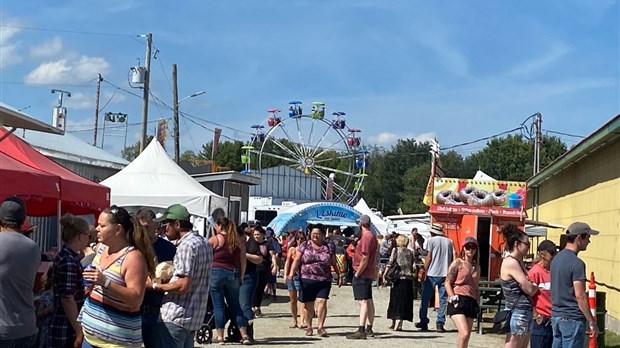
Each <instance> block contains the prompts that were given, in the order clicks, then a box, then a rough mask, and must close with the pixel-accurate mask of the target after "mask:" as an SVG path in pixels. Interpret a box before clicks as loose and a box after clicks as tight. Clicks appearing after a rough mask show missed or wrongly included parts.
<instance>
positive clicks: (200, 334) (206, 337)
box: [194, 297, 241, 344]
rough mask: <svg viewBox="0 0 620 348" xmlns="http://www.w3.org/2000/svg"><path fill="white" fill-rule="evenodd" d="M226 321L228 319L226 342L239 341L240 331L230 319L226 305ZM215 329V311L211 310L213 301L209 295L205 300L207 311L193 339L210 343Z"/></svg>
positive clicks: (230, 314)
mask: <svg viewBox="0 0 620 348" xmlns="http://www.w3.org/2000/svg"><path fill="white" fill-rule="evenodd" d="M226 321H227V322H228V321H230V323H229V324H228V329H227V330H226V333H227V336H226V341H227V342H241V332H239V328H238V327H237V324H236V323H235V321H234V320H232V313H231V312H230V309H228V307H226ZM214 329H215V312H214V311H213V302H212V301H211V297H209V299H208V300H207V313H206V314H205V318H204V321H203V323H202V326H201V327H200V329H198V330H197V331H196V334H195V335H194V339H195V340H196V342H197V343H198V344H211V343H212V342H213V330H214Z"/></svg>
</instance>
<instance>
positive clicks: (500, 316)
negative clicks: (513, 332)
mask: <svg viewBox="0 0 620 348" xmlns="http://www.w3.org/2000/svg"><path fill="white" fill-rule="evenodd" d="M511 319H512V309H508V308H505V309H503V310H501V311H499V312H497V313H495V316H494V317H493V328H492V329H491V332H493V333H496V334H501V335H504V334H507V333H508V332H510V320H511Z"/></svg>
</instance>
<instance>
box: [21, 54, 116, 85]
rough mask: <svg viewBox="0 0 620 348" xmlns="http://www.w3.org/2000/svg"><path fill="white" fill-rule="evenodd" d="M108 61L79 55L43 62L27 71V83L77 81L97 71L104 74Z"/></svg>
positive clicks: (95, 74) (94, 74) (89, 77)
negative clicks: (76, 57)
mask: <svg viewBox="0 0 620 348" xmlns="http://www.w3.org/2000/svg"><path fill="white" fill-rule="evenodd" d="M109 70H110V63H108V62H107V61H106V60H105V58H101V57H88V56H81V57H79V59H75V60H74V59H60V60H57V61H52V62H45V63H42V64H41V65H39V66H38V67H36V68H35V69H34V70H32V71H31V72H29V73H28V75H26V77H25V78H24V81H25V82H27V83H47V84H53V83H75V82H76V81H78V82H79V83H82V82H85V81H87V80H89V79H91V78H95V77H96V76H97V74H98V73H100V74H102V75H105V74H106V73H107V72H108V71H109Z"/></svg>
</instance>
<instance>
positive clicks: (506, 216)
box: [429, 178, 527, 280]
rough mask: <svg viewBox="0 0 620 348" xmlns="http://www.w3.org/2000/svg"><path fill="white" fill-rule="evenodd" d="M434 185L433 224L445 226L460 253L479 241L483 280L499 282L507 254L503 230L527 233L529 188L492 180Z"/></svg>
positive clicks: (446, 181)
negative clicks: (464, 245) (510, 226)
mask: <svg viewBox="0 0 620 348" xmlns="http://www.w3.org/2000/svg"><path fill="white" fill-rule="evenodd" d="M433 184H434V187H433V191H432V192H433V194H432V201H431V202H429V203H430V204H429V205H430V211H429V212H430V214H431V217H432V222H433V223H439V224H441V225H443V227H444V230H445V231H446V235H447V236H448V237H449V238H451V239H452V240H453V242H454V247H455V249H456V250H457V251H458V250H460V249H461V245H462V243H463V240H464V239H465V238H466V237H474V238H476V239H477V240H478V245H479V246H480V247H479V252H480V268H481V278H482V279H488V280H494V279H496V278H498V277H499V271H500V267H501V262H502V254H503V252H504V239H503V236H502V235H501V233H500V229H501V228H502V226H504V225H505V224H508V223H514V224H516V225H517V226H519V227H520V228H522V229H523V227H524V225H525V219H526V217H527V214H526V212H525V192H526V184H525V183H524V182H514V181H496V180H493V179H492V178H490V180H489V179H486V178H485V179H479V180H476V179H473V180H470V179H454V178H435V179H434V183H433Z"/></svg>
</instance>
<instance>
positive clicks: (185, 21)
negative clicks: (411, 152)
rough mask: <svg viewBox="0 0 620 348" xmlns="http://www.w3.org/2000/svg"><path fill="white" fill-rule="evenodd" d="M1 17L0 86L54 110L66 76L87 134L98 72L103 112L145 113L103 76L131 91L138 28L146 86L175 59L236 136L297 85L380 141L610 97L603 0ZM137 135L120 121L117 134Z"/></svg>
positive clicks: (611, 72) (612, 51)
mask: <svg viewBox="0 0 620 348" xmlns="http://www.w3.org/2000/svg"><path fill="white" fill-rule="evenodd" d="M0 18H1V22H2V23H1V27H0V45H1V51H0V56H1V59H0V68H1V71H2V72H1V81H0V101H1V102H3V103H5V104H9V105H11V106H13V107H15V108H18V109H21V108H25V107H28V108H27V109H26V110H25V112H27V113H29V114H30V115H32V116H34V117H36V118H38V119H41V120H43V121H46V122H51V112H52V107H53V106H54V105H55V103H56V95H52V94H51V93H50V89H51V88H59V89H64V90H68V91H71V92H72V93H73V97H72V98H70V99H67V100H66V103H65V105H66V106H67V107H68V108H69V123H68V126H67V129H68V131H70V132H72V133H73V134H75V135H78V136H80V137H81V138H83V139H85V140H87V141H89V142H92V137H93V135H92V128H93V124H94V116H93V115H94V98H95V84H96V83H95V80H94V79H95V77H96V76H97V73H101V74H102V75H103V77H104V79H105V80H106V81H108V82H110V83H111V84H109V83H107V82H104V83H103V84H102V97H101V105H102V106H103V105H104V104H107V106H106V107H105V108H104V110H103V111H102V113H104V112H106V111H109V112H123V113H127V114H129V118H130V122H131V123H136V122H139V121H140V120H141V110H142V103H141V100H140V98H138V97H136V96H134V95H131V94H129V93H128V92H126V91H124V90H117V89H116V87H114V86H113V85H115V86H118V87H122V88H123V89H126V90H130V91H132V92H134V93H136V94H141V93H142V92H141V90H138V89H132V88H130V87H129V85H128V83H127V75H128V70H129V68H130V67H131V66H134V65H136V64H137V60H138V59H140V61H143V60H144V50H145V41H144V39H143V38H137V37H136V35H138V34H144V33H146V32H152V33H153V41H154V46H155V47H156V49H158V50H159V52H158V54H157V59H154V60H153V61H152V66H151V71H152V82H151V88H152V93H153V94H154V95H156V96H158V97H159V98H160V99H161V100H163V101H164V102H165V103H167V104H168V105H171V104H172V102H171V95H172V93H171V88H170V84H169V79H170V71H171V65H172V64H173V63H176V64H177V65H178V70H179V72H178V76H179V77H178V80H179V96H180V98H182V97H184V96H186V95H189V94H191V93H194V92H196V91H200V90H206V91H207V93H206V94H204V95H202V96H199V97H196V98H191V99H188V100H185V101H184V102H183V103H182V104H181V110H182V111H183V112H186V113H189V114H191V115H194V116H196V117H199V118H201V119H204V120H207V121H210V122H215V123H219V124H223V125H225V126H227V127H229V128H225V129H224V132H223V135H224V136H226V137H230V138H235V139H241V140H246V139H247V138H248V135H247V134H245V133H244V132H251V129H250V128H249V127H250V126H251V125H252V124H256V123H260V122H262V121H264V120H265V118H266V116H267V112H266V110H267V109H269V108H271V107H278V108H281V109H285V108H286V106H287V102H288V101H289V100H292V99H297V100H302V101H304V102H305V104H306V108H308V104H310V103H311V102H312V101H315V100H321V101H324V102H325V103H326V104H327V107H328V109H329V110H332V111H333V110H335V111H344V112H346V113H347V120H348V123H349V125H350V126H353V127H355V128H360V129H361V130H362V133H361V136H362V138H363V142H364V143H366V144H379V145H382V146H386V147H389V146H390V145H391V144H393V143H394V142H395V141H396V139H398V138H416V139H419V140H427V139H429V138H432V137H436V138H437V139H438V141H439V142H440V143H441V145H442V147H448V146H451V145H454V144H458V143H462V142H466V141H470V140H474V139H478V138H482V137H486V136H489V135H493V134H497V133H501V132H503V131H506V130H510V129H513V128H515V127H518V126H519V125H520V124H521V122H523V120H525V119H526V118H527V117H528V116H529V115H531V114H533V113H535V112H541V113H542V115H543V128H544V129H545V130H550V131H557V132H563V133H569V134H576V135H588V134H590V133H591V132H592V131H594V130H595V129H597V128H598V127H600V126H601V125H602V124H604V123H605V122H606V121H607V120H609V119H610V118H611V117H613V116H614V115H616V114H618V112H619V110H620V70H619V65H620V64H619V62H620V41H619V37H620V27H619V24H618V23H619V22H620V7H619V4H618V1H612V0H600V1H587V0H562V1H519V2H508V1H467V2H463V1H442V2H430V1H413V0H402V1H399V0H393V1H365V0H356V1H353V0H351V1H338V0H333V1H321V0H313V1H302V0H299V1H273V0H271V1H270V0H265V1H249V0H248V1H237V0H228V1H177V2H155V1H137V0H135V1H134V0H123V1H116V0H107V1H99V0H94V1H63V2H48V1H29V2H18V1H0ZM32 28H37V29H42V30H33V29H32ZM89 33H90V34H89ZM95 33H97V34H95ZM152 99H154V98H152ZM159 117H163V118H169V117H172V112H171V111H170V110H169V109H168V108H166V107H165V106H163V105H159V106H157V105H155V104H151V105H150V107H149V120H150V121H154V120H156V119H157V118H159ZM101 120H102V119H100V124H99V125H100V127H101V122H102V121H101ZM194 121H195V122H198V123H199V124H201V125H203V126H204V127H206V128H209V129H213V128H214V127H216V125H214V124H210V123H207V122H204V121H199V120H194ZM153 128H154V124H153V123H151V124H150V129H151V132H152V129H153ZM180 130H181V137H182V138H181V146H182V150H186V149H191V150H197V149H199V148H200V146H201V144H203V143H205V142H207V141H209V140H210V139H211V138H212V136H213V134H212V133H211V132H210V131H208V130H206V129H204V128H202V127H199V126H197V125H196V124H194V123H192V122H191V121H189V120H188V119H186V118H182V120H181V125H180ZM107 134H108V136H107V137H106V140H105V148H106V149H107V150H109V151H110V152H112V153H116V154H119V153H120V149H121V148H122V146H123V135H124V131H120V130H113V131H110V129H108V131H107ZM139 134H140V126H139V125H135V126H131V127H129V130H128V140H127V141H128V143H133V142H135V141H136V140H138V139H139ZM100 135H101V132H100ZM561 138H562V140H564V141H565V142H566V143H567V144H569V145H571V144H574V143H575V142H576V141H579V140H580V139H579V138H575V137H569V136H564V135H563V136H561ZM99 142H100V140H99ZM483 146H484V142H481V143H477V144H473V145H469V146H465V147H460V148H458V150H459V151H460V152H462V153H464V154H467V153H469V152H471V151H475V150H477V149H480V148H482V147H483ZM167 149H168V152H172V140H171V139H170V141H169V142H168V145H167Z"/></svg>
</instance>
